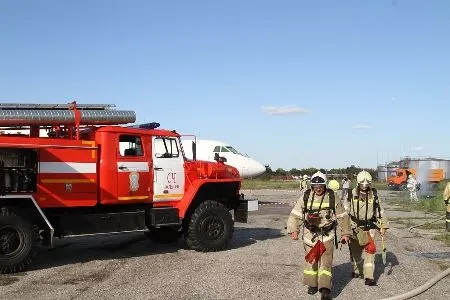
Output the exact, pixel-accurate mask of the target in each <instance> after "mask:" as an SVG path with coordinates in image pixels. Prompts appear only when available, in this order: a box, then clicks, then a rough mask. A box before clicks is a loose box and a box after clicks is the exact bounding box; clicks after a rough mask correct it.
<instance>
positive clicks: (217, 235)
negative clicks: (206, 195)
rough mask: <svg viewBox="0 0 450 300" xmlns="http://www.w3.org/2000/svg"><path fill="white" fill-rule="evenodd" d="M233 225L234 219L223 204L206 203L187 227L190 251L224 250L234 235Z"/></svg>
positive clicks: (186, 233)
mask: <svg viewBox="0 0 450 300" xmlns="http://www.w3.org/2000/svg"><path fill="white" fill-rule="evenodd" d="M233 225H234V223H233V217H232V216H231V214H230V211H229V210H228V209H227V208H226V207H225V206H224V205H223V204H222V203H219V202H217V201H211V200H207V201H204V202H202V203H200V204H199V206H198V207H197V208H196V209H195V211H194V213H193V214H192V216H191V217H190V219H189V222H188V223H187V225H186V228H185V231H184V234H185V240H186V244H187V246H188V247H189V248H190V249H193V250H196V251H201V252H211V251H220V250H224V249H225V248H226V247H227V246H228V241H229V240H230V238H231V236H232V234H233Z"/></svg>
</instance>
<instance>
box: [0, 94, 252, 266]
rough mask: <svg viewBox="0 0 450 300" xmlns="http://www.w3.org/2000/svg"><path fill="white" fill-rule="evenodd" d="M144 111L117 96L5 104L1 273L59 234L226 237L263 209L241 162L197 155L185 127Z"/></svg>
mask: <svg viewBox="0 0 450 300" xmlns="http://www.w3.org/2000/svg"><path fill="white" fill-rule="evenodd" d="M135 121H136V116H135V112H134V111H123V110H116V109H115V106H114V105H94V104H87V105H78V104H77V103H76V102H73V103H69V104H59V105H49V104H0V127H1V129H0V130H3V131H2V132H1V134H0V273H13V272H20V271H24V270H25V269H26V268H27V266H28V265H29V264H30V263H31V261H32V258H33V256H34V255H35V254H36V253H37V246H38V244H39V243H42V244H43V245H47V246H50V247H51V246H53V240H54V238H55V237H58V238H62V237H67V236H74V235H75V236H77V235H86V234H89V235H91V234H100V233H118V232H134V231H143V232H145V234H146V235H147V236H148V237H149V238H150V239H151V240H153V241H155V242H162V243H165V242H172V241H175V240H177V239H178V238H179V237H180V236H183V237H184V238H185V241H186V244H187V246H188V247H189V248H191V249H194V250H197V251H204V252H206V251H219V250H223V249H225V248H226V247H227V245H228V241H229V239H230V238H231V237H232V233H233V227H234V222H247V217H248V211H249V207H252V210H254V209H255V206H256V209H257V200H246V199H244V195H243V194H240V186H241V178H240V175H239V172H238V170H237V169H235V168H233V167H231V166H229V165H226V164H225V163H224V161H223V160H222V159H221V158H220V157H217V160H216V162H205V161H197V160H196V159H195V155H194V159H193V160H188V159H186V158H185V156H184V151H183V145H182V143H181V135H180V134H178V133H177V132H176V131H173V130H162V129H159V128H158V127H159V124H158V123H149V124H142V125H130V126H126V125H125V124H130V123H134V122H135ZM43 133H45V134H43ZM189 146H191V145H189ZM192 147H193V153H195V142H193V143H192ZM255 202H256V205H255ZM231 212H233V215H232V214H231ZM233 217H234V219H233Z"/></svg>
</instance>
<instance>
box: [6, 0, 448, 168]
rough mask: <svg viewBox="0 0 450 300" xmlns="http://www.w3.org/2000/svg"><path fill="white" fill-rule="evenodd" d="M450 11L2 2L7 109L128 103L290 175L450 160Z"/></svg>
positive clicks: (349, 4)
mask: <svg viewBox="0 0 450 300" xmlns="http://www.w3.org/2000/svg"><path fill="white" fill-rule="evenodd" d="M449 12H450V1H447V0H441V1H438V0H434V1H431V0H429V1H424V0H422V1H418V0H408V1H406V0H376V1H375V0H371V1H360V0H359V1H357V0H355V1H345V0H340V1H300V0H296V1H265V0H246V1H242V0H240V1H238V0H227V1H207V0H204V1H196V0H189V1H183V0H180V1H111V0H108V1H106V0H105V1H91V0H89V1H88V0H79V1H12V0H10V1H7V0H1V1H0V102H24V103H66V102H69V101H71V100H77V101H78V103H114V104H116V105H117V107H118V108H119V109H131V110H136V112H137V116H138V120H137V121H138V122H150V121H157V122H160V123H161V126H162V127H164V128H169V129H177V131H179V132H181V133H185V134H196V135H197V136H198V137H200V138H208V139H217V140H221V141H224V142H228V143H230V144H231V145H232V146H234V147H235V148H236V149H238V150H239V151H241V152H246V153H248V154H249V155H250V156H252V157H254V158H255V159H257V160H258V161H261V162H262V163H264V164H268V165H270V166H271V167H272V169H276V168H284V169H291V168H304V167H317V168H339V167H345V166H348V165H350V164H355V165H358V166H361V167H368V168H374V167H376V165H377V163H382V162H384V161H387V160H393V159H399V158H400V156H403V155H410V156H420V157H422V156H437V157H450V141H449V140H448V136H449V135H448V132H449V124H450V120H449V118H448V116H449V112H450V40H449V35H450V18H449V17H448V14H449Z"/></svg>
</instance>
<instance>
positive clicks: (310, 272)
mask: <svg viewBox="0 0 450 300" xmlns="http://www.w3.org/2000/svg"><path fill="white" fill-rule="evenodd" d="M303 273H305V274H306V275H317V271H314V270H304V271H303Z"/></svg>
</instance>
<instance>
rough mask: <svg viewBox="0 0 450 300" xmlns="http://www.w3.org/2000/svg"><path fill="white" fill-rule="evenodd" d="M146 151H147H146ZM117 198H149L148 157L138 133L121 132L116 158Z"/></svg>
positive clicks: (134, 199)
mask: <svg viewBox="0 0 450 300" xmlns="http://www.w3.org/2000/svg"><path fill="white" fill-rule="evenodd" d="M147 152H148V151H147ZM117 174H118V176H117V179H118V182H117V199H118V200H119V201H132V202H145V201H148V200H149V187H150V173H149V163H148V158H147V156H146V155H145V151H143V149H142V139H141V137H140V136H139V135H129V134H121V135H120V136H119V154H118V158H117Z"/></svg>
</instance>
